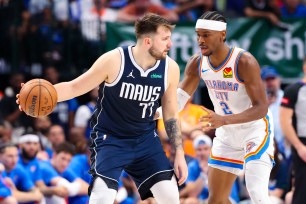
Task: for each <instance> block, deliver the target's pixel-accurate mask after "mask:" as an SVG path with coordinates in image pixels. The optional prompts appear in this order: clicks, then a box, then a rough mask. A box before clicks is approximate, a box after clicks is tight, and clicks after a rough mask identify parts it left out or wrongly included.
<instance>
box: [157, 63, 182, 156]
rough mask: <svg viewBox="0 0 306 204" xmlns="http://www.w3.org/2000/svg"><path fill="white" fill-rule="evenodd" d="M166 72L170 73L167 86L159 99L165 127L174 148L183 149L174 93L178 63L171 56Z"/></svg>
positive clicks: (176, 84) (177, 75)
mask: <svg viewBox="0 0 306 204" xmlns="http://www.w3.org/2000/svg"><path fill="white" fill-rule="evenodd" d="M168 72H169V74H170V73H171V75H169V74H168V76H169V77H168V87H167V89H166V91H165V93H164V95H163V97H162V99H161V103H162V107H163V117H164V123H165V129H166V131H167V134H168V137H169V139H170V141H171V143H172V145H173V147H174V148H175V149H176V150H183V148H182V135H181V130H180V126H179V124H178V111H177V106H178V105H177V95H176V89H177V86H178V82H179V75H180V73H179V67H178V65H177V64H176V63H175V62H174V61H173V60H172V59H171V58H169V69H168Z"/></svg>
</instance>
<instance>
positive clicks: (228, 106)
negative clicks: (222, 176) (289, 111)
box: [199, 47, 274, 175]
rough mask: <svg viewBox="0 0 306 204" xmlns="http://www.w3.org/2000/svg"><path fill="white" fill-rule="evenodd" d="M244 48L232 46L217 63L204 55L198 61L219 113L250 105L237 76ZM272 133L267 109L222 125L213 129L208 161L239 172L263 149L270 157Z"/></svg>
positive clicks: (249, 100)
mask: <svg viewBox="0 0 306 204" xmlns="http://www.w3.org/2000/svg"><path fill="white" fill-rule="evenodd" d="M243 52H245V50H243V49H240V48H237V47H233V48H231V49H230V51H229V53H228V55H227V57H226V59H225V60H224V62H222V64H221V65H220V66H219V67H213V66H212V65H211V64H210V61H209V58H208V57H206V56H202V59H201V61H200V62H201V64H200V70H199V71H200V72H201V73H200V74H201V78H202V79H203V80H204V82H205V84H206V86H207V89H208V93H209V96H210V98H211V100H212V102H213V105H214V109H215V112H216V113H217V114H219V115H231V114H239V113H241V112H243V111H245V110H247V109H249V108H250V107H251V106H252V101H251V99H250V97H249V96H248V94H247V92H246V88H245V85H244V82H243V80H241V79H240V78H239V76H238V69H239V67H238V61H239V58H240V57H241V55H242V53H243ZM273 137H274V133H273V118H272V115H271V113H270V111H268V113H267V115H266V116H265V117H263V118H262V119H259V120H255V121H250V122H247V123H240V124H230V125H224V126H221V127H219V128H217V129H216V137H215V138H214V141H213V147H212V151H211V155H210V159H209V165H210V166H214V167H216V166H215V165H217V166H218V167H216V168H221V169H222V170H225V171H229V172H231V173H234V174H237V175H238V174H239V169H242V168H243V165H244V163H247V162H248V161H251V160H255V159H262V158H264V157H262V155H264V153H267V154H268V155H270V157H271V158H273V155H274V148H273ZM220 166H222V167H220ZM228 167H230V168H233V169H234V170H228V169H227V168H228Z"/></svg>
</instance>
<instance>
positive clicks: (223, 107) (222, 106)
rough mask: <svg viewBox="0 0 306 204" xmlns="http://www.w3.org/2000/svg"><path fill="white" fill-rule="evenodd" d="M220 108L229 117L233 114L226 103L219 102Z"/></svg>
mask: <svg viewBox="0 0 306 204" xmlns="http://www.w3.org/2000/svg"><path fill="white" fill-rule="evenodd" d="M220 106H221V108H222V110H223V112H224V114H225V115H230V114H233V112H232V111H231V110H230V109H229V107H228V105H227V103H225V102H223V101H221V102H220Z"/></svg>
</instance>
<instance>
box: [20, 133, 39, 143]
mask: <svg viewBox="0 0 306 204" xmlns="http://www.w3.org/2000/svg"><path fill="white" fill-rule="evenodd" d="M26 142H39V137H38V136H37V135H33V134H27V135H22V136H21V137H20V139H19V144H23V143H26Z"/></svg>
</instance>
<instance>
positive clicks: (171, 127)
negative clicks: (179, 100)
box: [165, 118, 183, 150]
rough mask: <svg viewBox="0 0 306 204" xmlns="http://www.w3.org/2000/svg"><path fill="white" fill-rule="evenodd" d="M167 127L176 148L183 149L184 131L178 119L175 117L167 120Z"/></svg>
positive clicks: (171, 141)
mask: <svg viewBox="0 0 306 204" xmlns="http://www.w3.org/2000/svg"><path fill="white" fill-rule="evenodd" d="M165 128H166V132H167V135H168V137H169V139H170V143H171V144H172V146H173V148H174V149H175V150H177V149H183V145H182V133H181V130H180V127H179V122H178V120H177V119H175V118H171V119H169V120H167V121H165Z"/></svg>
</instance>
